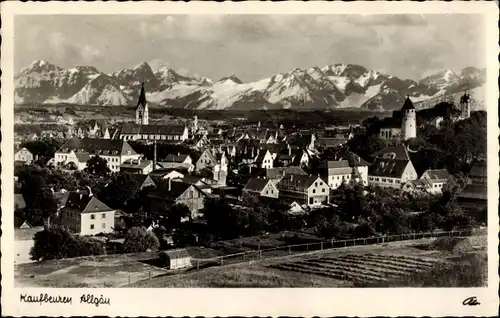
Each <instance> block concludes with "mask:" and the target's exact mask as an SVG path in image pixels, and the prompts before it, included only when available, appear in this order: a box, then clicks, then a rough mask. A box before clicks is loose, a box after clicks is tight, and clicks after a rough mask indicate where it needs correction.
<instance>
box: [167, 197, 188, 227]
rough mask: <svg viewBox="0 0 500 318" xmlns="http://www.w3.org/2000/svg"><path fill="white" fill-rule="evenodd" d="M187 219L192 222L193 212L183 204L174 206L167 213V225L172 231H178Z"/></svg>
mask: <svg viewBox="0 0 500 318" xmlns="http://www.w3.org/2000/svg"><path fill="white" fill-rule="evenodd" d="M185 218H189V220H191V210H189V208H188V207H187V205H185V204H182V203H177V204H174V205H172V206H171V207H170V209H169V211H168V213H167V223H168V225H169V227H170V228H171V229H178V228H179V227H180V225H181V222H182V219H185Z"/></svg>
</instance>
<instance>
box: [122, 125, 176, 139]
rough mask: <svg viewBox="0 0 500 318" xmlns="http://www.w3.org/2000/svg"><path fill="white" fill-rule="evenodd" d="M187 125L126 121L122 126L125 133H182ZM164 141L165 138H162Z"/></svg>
mask: <svg viewBox="0 0 500 318" xmlns="http://www.w3.org/2000/svg"><path fill="white" fill-rule="evenodd" d="M184 130H185V127H184V126H182V125H138V124H135V123H126V124H124V125H123V126H122V129H121V132H120V133H121V134H122V135H124V134H126V135H137V134H144V135H182V134H184ZM162 142H163V140H162Z"/></svg>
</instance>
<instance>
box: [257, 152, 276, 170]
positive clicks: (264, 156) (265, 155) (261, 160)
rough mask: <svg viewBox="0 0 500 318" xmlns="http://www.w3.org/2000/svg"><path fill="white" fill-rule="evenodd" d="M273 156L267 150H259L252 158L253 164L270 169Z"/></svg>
mask: <svg viewBox="0 0 500 318" xmlns="http://www.w3.org/2000/svg"><path fill="white" fill-rule="evenodd" d="M273 161H274V160H273V156H272V155H271V153H270V152H269V150H261V151H259V154H258V155H257V157H256V158H255V160H254V164H255V165H257V167H259V168H262V169H272V168H273Z"/></svg>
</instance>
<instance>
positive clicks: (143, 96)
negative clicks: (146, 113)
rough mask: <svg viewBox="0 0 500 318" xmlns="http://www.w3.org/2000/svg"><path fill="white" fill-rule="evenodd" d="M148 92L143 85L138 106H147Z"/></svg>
mask: <svg viewBox="0 0 500 318" xmlns="http://www.w3.org/2000/svg"><path fill="white" fill-rule="evenodd" d="M146 103H147V102H146V92H145V91H144V83H142V88H141V94H140V95H139V100H138V101H137V106H138V107H139V105H141V106H143V107H144V106H146Z"/></svg>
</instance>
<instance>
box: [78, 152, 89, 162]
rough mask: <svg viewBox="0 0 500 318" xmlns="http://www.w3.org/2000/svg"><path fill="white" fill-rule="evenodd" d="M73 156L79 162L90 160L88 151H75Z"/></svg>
mask: <svg viewBox="0 0 500 318" xmlns="http://www.w3.org/2000/svg"><path fill="white" fill-rule="evenodd" d="M75 156H76V159H78V161H79V162H87V161H89V160H90V155H89V153H88V152H76V153H75Z"/></svg>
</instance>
